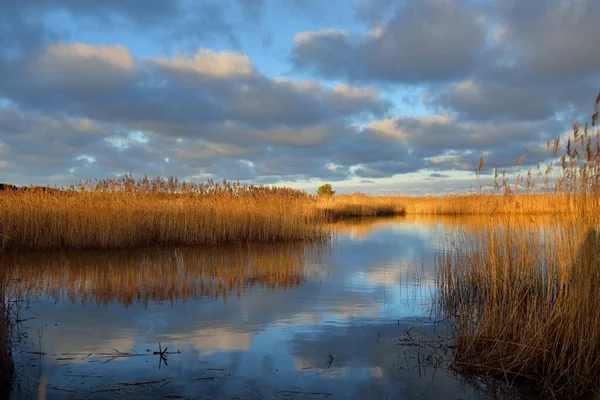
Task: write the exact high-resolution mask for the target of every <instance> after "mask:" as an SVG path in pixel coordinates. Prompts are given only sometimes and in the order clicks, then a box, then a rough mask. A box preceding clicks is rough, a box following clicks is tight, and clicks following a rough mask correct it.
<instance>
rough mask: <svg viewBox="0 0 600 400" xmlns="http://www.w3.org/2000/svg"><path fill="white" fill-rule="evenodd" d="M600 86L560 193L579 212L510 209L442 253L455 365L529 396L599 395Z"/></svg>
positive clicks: (557, 148)
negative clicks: (520, 216)
mask: <svg viewBox="0 0 600 400" xmlns="http://www.w3.org/2000/svg"><path fill="white" fill-rule="evenodd" d="M599 105H600V95H599V96H598V98H597V99H596V103H595V108H594V114H593V116H592V123H591V128H589V127H588V125H587V124H586V125H585V127H584V128H583V130H582V129H581V128H580V127H579V125H577V124H574V126H573V134H572V136H571V137H570V138H569V139H568V140H567V142H566V145H564V146H562V145H561V142H560V140H557V141H555V142H554V144H553V145H552V147H553V152H554V154H555V156H557V159H558V160H559V162H558V164H559V166H558V171H559V172H560V175H559V176H558V179H557V180H556V188H555V190H556V192H557V193H560V194H561V195H562V196H564V197H565V198H566V199H567V204H569V205H570V206H571V207H572V208H571V209H572V210H573V212H574V213H575V214H574V216H575V217H571V218H562V217H557V218H556V221H555V222H554V223H553V224H551V225H550V226H546V227H540V226H538V227H536V226H525V225H520V224H515V223H514V219H510V218H507V219H506V220H505V221H504V222H503V223H502V224H501V225H497V224H490V226H489V227H487V228H486V229H483V230H481V231H479V232H478V233H476V234H475V235H473V236H466V235H465V236H464V237H462V239H461V240H458V241H456V242H455V243H453V244H450V245H448V248H447V250H446V251H445V252H444V253H443V254H442V255H441V256H440V258H439V260H438V267H439V274H440V275H439V282H440V292H441V295H440V306H441V311H442V314H444V315H446V316H449V317H451V318H452V320H453V321H454V322H455V324H456V326H455V329H456V337H455V341H456V343H455V345H456V349H455V359H454V367H455V368H456V369H457V370H459V371H461V372H463V373H466V374H474V375H480V376H485V377H490V378H493V379H498V380H501V381H503V382H504V383H507V384H509V385H516V386H517V387H520V388H521V389H523V390H525V391H526V393H527V396H528V397H531V396H534V395H535V396H539V397H542V398H590V397H600V375H599V374H598V370H599V368H600V314H598V310H599V309H600V290H599V289H600V217H599V215H600V207H599V206H598V205H599V203H600V130H599V129H598V127H597V120H598V115H599V112H598V108H599Z"/></svg>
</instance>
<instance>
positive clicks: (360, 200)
mask: <svg viewBox="0 0 600 400" xmlns="http://www.w3.org/2000/svg"><path fill="white" fill-rule="evenodd" d="M316 208H317V210H318V211H319V214H320V215H322V218H323V219H324V220H325V221H339V220H341V219H347V218H357V217H385V216H393V215H403V214H405V208H404V205H403V203H402V201H399V199H398V198H397V197H396V196H367V195H364V194H349V195H339V196H322V197H320V198H319V200H318V202H317V203H316Z"/></svg>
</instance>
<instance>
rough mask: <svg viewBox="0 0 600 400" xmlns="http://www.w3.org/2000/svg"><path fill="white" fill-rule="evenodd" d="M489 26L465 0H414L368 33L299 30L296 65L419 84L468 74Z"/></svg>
mask: <svg viewBox="0 0 600 400" xmlns="http://www.w3.org/2000/svg"><path fill="white" fill-rule="evenodd" d="M485 34H486V30H485V25H484V23H483V18H482V16H481V15H480V14H479V13H478V12H477V11H476V10H475V9H474V8H473V7H469V3H468V2H466V1H458V0H457V1H439V0H423V1H420V0H419V1H417V0H410V1H407V2H406V3H405V4H404V5H403V6H402V7H400V8H398V9H397V10H396V13H395V15H394V17H393V18H392V19H391V20H390V21H388V22H384V23H382V24H381V25H380V26H378V27H377V28H376V29H373V30H371V32H370V33H369V34H368V35H362V36H361V35H356V34H350V33H348V32H346V31H340V30H321V31H318V32H300V33H298V34H297V35H296V37H295V38H294V48H293V50H292V53H291V60H292V63H293V64H294V66H295V68H297V69H299V70H304V71H311V72H314V73H316V74H319V75H321V76H324V77H327V78H346V79H351V80H363V81H364V80H370V81H393V82H403V83H417V82H420V81H424V80H427V81H445V80H449V79H456V78H460V77H464V76H466V74H468V73H469V72H470V71H471V70H472V69H473V68H475V67H476V65H477V63H478V62H479V60H480V59H481V57H482V56H483V53H484V50H485Z"/></svg>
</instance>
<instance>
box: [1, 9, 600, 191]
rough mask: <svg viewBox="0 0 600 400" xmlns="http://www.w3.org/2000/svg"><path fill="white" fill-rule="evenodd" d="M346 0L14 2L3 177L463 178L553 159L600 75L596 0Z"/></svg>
mask: <svg viewBox="0 0 600 400" xmlns="http://www.w3.org/2000/svg"><path fill="white" fill-rule="evenodd" d="M342 3H343V2H337V3H331V4H329V3H327V4H325V3H323V2H318V1H312V0H311V1H293V2H288V3H286V4H285V5H284V6H283V5H279V4H274V3H271V2H266V1H264V0H255V1H241V0H224V1H222V2H215V1H212V0H211V1H209V0H202V1H198V2H188V1H183V0H181V1H163V0H149V1H139V0H134V1H131V2H121V1H117V0H108V1H104V2H70V1H65V0H49V1H43V2H41V1H37V2H34V1H31V2H22V1H17V0H7V1H5V2H3V13H2V15H0V168H2V179H3V180H6V179H8V180H11V181H15V182H25V183H29V182H30V181H33V180H36V182H38V183H44V182H47V181H49V180H52V181H54V182H56V181H69V180H75V179H77V178H79V177H98V176H111V175H114V174H118V173H122V172H128V171H132V172H134V173H139V174H143V173H148V174H150V175H159V174H160V175H177V176H180V177H183V178H186V177H187V178H190V177H192V178H197V179H204V178H206V177H213V178H222V177H226V178H228V179H230V178H231V179H241V180H249V181H254V182H259V183H277V182H295V183H297V185H314V184H315V182H319V181H321V180H327V181H336V185H338V186H344V185H347V186H344V187H350V186H351V185H352V184H356V185H358V186H359V187H360V188H361V189H363V188H364V187H363V186H360V185H359V184H360V182H361V181H363V182H373V183H372V185H373V186H372V187H373V188H376V187H377V188H382V190H386V191H389V190H391V189H390V187H391V186H389V182H391V180H389V178H391V177H396V176H398V175H404V176H406V177H411V179H412V176H413V175H410V174H413V173H415V174H414V175H415V176H417V175H418V176H419V178H418V179H421V180H422V181H425V180H428V181H427V182H425V183H424V186H423V187H428V188H431V187H434V186H435V184H434V182H435V181H437V182H444V183H446V184H447V185H456V184H457V183H456V182H458V180H459V178H458V177H459V176H464V174H455V173H454V172H452V171H473V170H474V169H475V168H476V166H477V164H478V162H479V157H480V156H481V155H484V157H485V159H486V163H488V165H489V164H491V163H494V164H495V165H497V166H499V167H501V168H502V167H510V166H512V165H513V164H514V162H515V160H516V159H517V158H518V157H519V156H520V155H522V154H524V153H525V152H527V153H528V154H527V159H526V160H527V161H526V162H529V163H530V164H531V163H533V164H535V163H536V162H537V161H540V160H544V159H546V157H547V153H545V152H544V151H542V150H543V149H541V148H540V147H539V142H542V141H545V139H546V138H551V137H554V136H556V135H558V134H562V133H563V132H565V130H568V126H569V125H570V123H571V121H572V120H573V119H576V120H580V121H581V120H583V117H587V116H588V115H587V113H588V112H589V110H590V107H589V106H590V105H591V104H590V103H591V100H592V99H593V98H595V95H596V90H597V88H598V87H600V70H599V69H598V67H597V66H598V65H599V64H600V59H599V58H598V57H599V55H598V54H597V53H598V52H595V51H593V49H595V47H594V46H595V43H596V41H597V37H598V34H599V33H600V30H599V29H600V28H598V27H597V25H598V24H595V21H596V20H597V19H598V18H599V17H600V5H599V4H598V2H597V1H593V0H576V1H566V0H556V1H552V2H546V1H543V0H532V1H529V2H518V1H516V0H508V1H500V0H498V1H496V0H492V1H488V2H476V1H470V0H423V1H418V0H406V1H403V2H393V1H389V0H353V1H352V2H351V3H350V7H346V8H345V9H343V10H340V12H339V13H337V14H335V15H334V16H333V17H331V18H330V17H328V15H331V13H329V11H332V10H333V9H334V8H335V7H340V6H341V5H342ZM346 6H347V5H346ZM273 11H276V12H277V13H279V14H277V15H278V17H277V18H274V17H273ZM286 12H290V15H289V20H286V23H285V27H282V26H281V22H280V21H279V20H278V19H279V18H280V17H279V15H280V14H281V13H283V14H285V13H286ZM283 14H281V15H283ZM292 14H293V16H292ZM307 17H310V18H307ZM286 18H287V17H286ZM307 19H309V20H310V21H307ZM268 32H278V34H277V35H273V34H271V35H269V33H268ZM263 39H266V40H263ZM265 46H266V47H267V48H266V47H265ZM261 52H262V53H261ZM272 52H275V53H276V54H277V56H276V57H273V54H272ZM282 52H283V54H286V55H288V56H289V57H285V56H284V57H280V55H281V54H282ZM279 75H282V76H279ZM7 171H10V172H7ZM419 171H420V172H419ZM416 173H418V174H416ZM445 177H446V178H445ZM441 178H445V179H441ZM386 179H388V180H386ZM347 180H350V181H351V182H345V181H347ZM427 185H429V186H427ZM441 186H442V185H441V183H440V184H439V185H438V187H441ZM311 187H312V186H311ZM399 187H400V186H398V188H399ZM453 187H454V186H453ZM367 190H368V189H367ZM374 190H375V189H374Z"/></svg>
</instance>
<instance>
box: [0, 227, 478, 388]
mask: <svg viewBox="0 0 600 400" xmlns="http://www.w3.org/2000/svg"><path fill="white" fill-rule="evenodd" d="M455 228H456V226H455V224H454V223H448V222H447V221H445V222H444V221H442V220H436V219H429V220H415V219H412V220H407V219H394V220H378V221H368V222H363V223H356V224H345V225H339V229H340V233H339V237H338V238H337V239H336V240H334V241H333V243H331V244H328V245H323V244H321V245H302V244H293V245H283V246H282V245H278V246H242V247H227V248H169V249H145V250H143V251H136V252H111V253H107V252H103V253H100V252H98V253H97V252H86V253H57V254H21V255H14V254H6V255H5V256H4V264H5V267H7V268H9V269H11V270H12V272H13V275H14V277H15V278H16V279H17V280H16V281H14V287H15V288H16V289H18V290H19V291H20V293H21V295H20V296H21V297H22V298H26V299H28V302H27V303H23V304H21V306H20V308H19V310H20V311H19V316H18V318H19V319H20V320H24V321H22V322H20V323H19V324H18V325H17V326H16V331H15V335H17V336H18V338H19V343H17V347H16V351H15V361H16V363H17V365H18V370H19V375H18V377H17V387H16V390H15V394H14V397H15V398H85V399H95V398H99V399H103V398H109V399H111V398H257V399H258V398H285V399H325V398H327V399H345V398H348V399H391V398H407V399H420V398H423V399H431V398H435V399H466V398H475V395H474V394H473V391H472V389H471V388H470V387H469V386H468V385H466V384H463V383H461V381H460V380H459V379H458V378H457V377H456V376H454V375H452V374H451V373H450V372H448V371H447V370H445V369H443V368H441V369H440V368H438V369H435V368H433V367H432V366H431V365H428V364H427V362H426V354H425V355H423V354H420V353H419V352H417V351H416V350H415V348H414V347H413V346H406V345H403V342H402V338H404V337H405V331H406V329H408V328H411V327H412V328H413V330H412V331H411V332H421V333H423V334H426V335H430V336H432V337H433V336H435V335H440V333H439V329H442V330H443V327H440V326H439V325H438V324H434V323H433V322H434V321H433V318H432V315H433V314H432V312H433V310H434V307H433V306H434V304H433V302H434V294H435V290H436V288H435V285H436V281H435V277H436V274H435V268H434V257H435V255H436V253H437V252H438V251H439V250H440V249H441V245H442V243H443V242H444V241H445V240H446V239H447V238H448V235H451V234H452V233H451V232H450V231H452V230H455ZM463 228H464V227H463ZM28 318H30V319H28ZM159 343H160V348H161V349H165V348H166V349H167V352H169V353H170V352H176V353H175V354H165V356H166V359H161V357H160V355H158V354H153V352H154V351H158V350H159ZM36 352H43V353H44V354H43V355H40V354H37V353H36ZM165 361H166V362H165Z"/></svg>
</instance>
